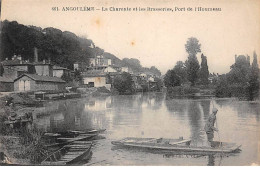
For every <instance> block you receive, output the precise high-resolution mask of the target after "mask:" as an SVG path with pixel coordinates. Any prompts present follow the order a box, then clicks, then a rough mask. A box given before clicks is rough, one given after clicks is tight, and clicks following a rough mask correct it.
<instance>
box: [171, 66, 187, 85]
mask: <svg viewBox="0 0 260 169" xmlns="http://www.w3.org/2000/svg"><path fill="white" fill-rule="evenodd" d="M173 70H174V71H175V73H176V74H177V75H178V76H180V81H181V84H183V83H184V82H186V81H187V69H186V66H185V64H184V63H183V62H182V61H178V62H177V63H176V65H175V66H174V68H173Z"/></svg>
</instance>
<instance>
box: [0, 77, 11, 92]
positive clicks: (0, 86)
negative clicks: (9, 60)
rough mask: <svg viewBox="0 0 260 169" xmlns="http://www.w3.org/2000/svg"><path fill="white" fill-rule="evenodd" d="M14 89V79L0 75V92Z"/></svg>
mask: <svg viewBox="0 0 260 169" xmlns="http://www.w3.org/2000/svg"><path fill="white" fill-rule="evenodd" d="M11 91H14V81H13V80H12V79H10V78H7V77H2V76H0V92H11Z"/></svg>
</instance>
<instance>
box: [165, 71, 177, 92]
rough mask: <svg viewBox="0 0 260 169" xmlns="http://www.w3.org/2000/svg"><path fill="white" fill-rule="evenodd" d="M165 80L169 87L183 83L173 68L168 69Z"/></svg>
mask: <svg viewBox="0 0 260 169" xmlns="http://www.w3.org/2000/svg"><path fill="white" fill-rule="evenodd" d="M163 80H164V85H165V86H166V87H167V88H169V87H174V86H180V85H181V77H180V76H179V75H177V74H176V73H175V71H174V70H173V69H171V70H168V71H167V73H166V74H165V77H164V78H163Z"/></svg>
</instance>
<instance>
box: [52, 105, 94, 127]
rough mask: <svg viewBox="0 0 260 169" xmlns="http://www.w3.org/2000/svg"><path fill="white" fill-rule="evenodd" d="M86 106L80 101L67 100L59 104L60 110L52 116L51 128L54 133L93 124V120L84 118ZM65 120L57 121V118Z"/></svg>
mask: <svg viewBox="0 0 260 169" xmlns="http://www.w3.org/2000/svg"><path fill="white" fill-rule="evenodd" d="M83 112H84V104H83V102H82V101H80V100H66V101H61V102H59V106H58V109H57V110H55V112H54V113H52V114H51V115H50V116H51V117H50V128H51V131H52V132H58V131H66V130H74V129H79V128H82V127H84V125H86V124H89V123H91V120H88V119H87V118H84V113H83ZM57 115H58V116H59V115H60V116H61V115H62V116H61V117H63V119H58V120H55V116H57ZM82 117H83V118H82Z"/></svg>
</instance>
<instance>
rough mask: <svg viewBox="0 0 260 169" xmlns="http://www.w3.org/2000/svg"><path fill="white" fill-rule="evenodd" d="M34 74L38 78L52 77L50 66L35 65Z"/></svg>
mask: <svg viewBox="0 0 260 169" xmlns="http://www.w3.org/2000/svg"><path fill="white" fill-rule="evenodd" d="M35 70H36V74H38V75H40V76H53V68H52V66H50V65H48V64H46V65H35Z"/></svg>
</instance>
